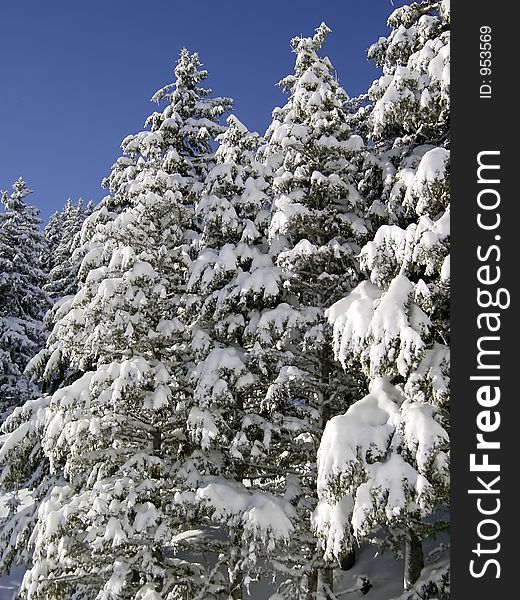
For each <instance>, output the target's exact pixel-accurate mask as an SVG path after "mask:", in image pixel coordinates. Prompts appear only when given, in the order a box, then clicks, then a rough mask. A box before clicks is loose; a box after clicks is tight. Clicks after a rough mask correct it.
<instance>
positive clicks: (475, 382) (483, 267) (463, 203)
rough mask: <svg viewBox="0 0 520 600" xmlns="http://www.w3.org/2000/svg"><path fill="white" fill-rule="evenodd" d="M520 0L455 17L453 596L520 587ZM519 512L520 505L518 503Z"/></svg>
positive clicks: (481, 598)
mask: <svg viewBox="0 0 520 600" xmlns="http://www.w3.org/2000/svg"><path fill="white" fill-rule="evenodd" d="M515 8H516V6H515V4H514V3H513V4H510V5H508V4H503V3H502V4H498V3H497V2H490V1H489V0H486V1H484V0H473V1H472V2H460V1H459V2H454V3H453V6H452V11H451V17H452V50H451V64H452V72H451V93H452V96H451V97H452V161H451V165H452V166H451V168H452V210H453V221H454V225H453V239H452V263H453V269H452V270H453V274H452V277H451V285H452V350H453V354H452V363H451V364H452V382H453V388H452V403H451V411H452V430H451V433H452V452H453V454H452V546H451V559H452V597H453V598H454V599H455V600H465V599H466V598H468V599H471V600H490V599H494V598H496V599H502V598H513V597H517V596H518V594H519V592H518V589H516V580H517V579H518V577H520V563H519V561H518V559H517V560H515V555H516V554H517V553H519V552H520V549H519V548H518V547H517V542H516V540H517V539H518V534H519V533H520V525H519V523H520V517H517V516H516V515H513V511H515V513H517V512H518V511H517V510H515V509H516V507H517V506H518V501H517V498H518V495H517V494H516V493H515V492H514V490H513V486H514V484H515V481H516V480H517V479H518V473H517V471H518V467H517V466H516V463H517V456H518V455H519V452H518V450H517V448H518V447H519V445H518V443H517V440H518V441H520V430H518V431H517V421H516V406H517V405H518V404H519V403H520V397H519V396H520V389H519V386H517V385H516V379H517V377H520V361H519V355H520V353H519V352H518V351H517V349H516V347H517V345H518V343H519V342H520V323H519V322H518V316H517V315H518V298H517V295H516V294H515V293H514V288H513V282H514V278H516V277H518V275H517V274H518V273H520V251H519V250H518V246H519V242H520V230H519V231H518V232H517V231H515V230H516V229H517V221H518V216H519V210H518V204H519V202H520V198H519V195H520V192H519V191H518V189H519V188H520V186H519V185H518V183H517V185H516V186H514V188H515V189H514V188H513V179H517V180H520V167H519V166H516V165H514V164H513V162H514V161H515V152H516V150H515V146H516V137H517V135H518V130H519V129H520V128H519V125H518V122H519V117H518V115H519V107H518V101H516V100H515V96H516V91H515V90H514V89H513V82H514V81H515V80H516V78H517V77H516V67H517V60H516V54H515V51H514V48H515V45H516V40H518V39H520V30H519V29H518V25H517V22H516V19H515V17H514V12H515ZM518 514H520V513H518Z"/></svg>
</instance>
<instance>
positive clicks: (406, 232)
mask: <svg viewBox="0 0 520 600" xmlns="http://www.w3.org/2000/svg"><path fill="white" fill-rule="evenodd" d="M389 25H390V26H391V27H392V32H391V34H390V36H389V37H388V38H382V39H380V40H379V41H378V42H377V43H376V44H375V45H374V46H373V47H372V48H371V49H370V50H369V56H370V57H372V58H374V59H375V60H376V62H377V64H378V65H379V66H382V67H383V76H382V77H381V78H380V79H379V80H377V81H376V82H374V84H373V85H372V87H371V89H370V91H369V97H370V99H371V101H372V104H371V105H370V106H369V107H368V108H366V109H364V110H365V111H366V112H365V117H366V118H367V129H366V130H367V132H368V135H369V136H370V137H371V138H372V140H373V142H374V144H373V149H372V156H371V158H370V159H369V164H370V168H369V169H367V171H366V173H365V177H364V182H363V186H365V188H370V189H371V196H372V198H375V200H374V202H373V204H372V207H371V213H372V215H373V216H374V222H377V223H378V224H380V227H379V228H378V229H377V231H376V233H375V235H374V237H373V239H372V240H371V241H370V242H369V243H367V244H366V245H365V247H364V248H363V249H362V251H361V253H360V263H361V267H362V269H363V271H364V273H365V274H366V276H367V279H368V281H364V282H362V283H361V284H359V285H358V286H357V287H356V288H355V289H354V290H352V292H351V293H350V294H349V295H348V296H347V297H346V298H344V299H342V300H340V301H338V302H337V303H336V304H335V305H333V306H332V307H331V308H330V310H329V311H328V317H329V319H330V321H331V323H333V325H334V330H335V348H334V350H335V355H336V357H337V358H338V360H340V361H341V362H342V364H343V365H344V367H345V368H346V369H348V370H351V369H359V370H361V372H362V373H363V374H364V375H365V377H366V379H367V381H368V382H369V387H370V388H371V390H372V391H371V394H370V395H368V396H366V397H365V398H363V399H362V400H359V401H358V402H356V404H355V405H354V406H352V407H351V408H350V409H349V411H347V413H346V414H345V415H344V416H342V417H337V418H336V420H334V419H333V420H332V421H331V422H330V424H329V426H328V427H327V430H326V435H324V438H323V440H322V444H321V447H320V451H319V461H320V483H319V487H318V492H319V495H320V500H321V503H320V507H319V509H318V511H317V513H316V523H317V528H318V530H319V531H320V532H321V535H322V536H323V538H324V546H325V551H326V553H328V554H334V553H336V552H337V551H338V549H339V548H341V547H344V546H345V547H350V546H351V545H352V543H353V536H354V535H356V536H357V537H358V538H363V537H367V536H371V535H373V534H374V532H375V531H377V530H378V528H386V529H387V530H388V531H387V534H386V535H385V536H384V543H385V544H386V545H387V546H390V547H392V548H393V549H394V550H396V551H397V552H400V551H401V549H402V546H403V544H404V545H405V549H406V556H405V558H406V561H405V587H406V588H407V589H409V588H411V587H412V586H413V584H414V583H415V581H416V580H417V578H418V577H419V574H420V571H421V567H422V565H423V563H424V560H423V556H422V548H421V540H422V539H425V538H428V537H434V536H435V534H436V533H437V532H438V531H439V529H440V528H442V526H443V524H442V523H439V522H436V521H435V519H433V520H432V518H431V515H434V516H435V515H436V514H437V513H438V512H439V511H440V510H444V509H446V507H447V505H448V502H449V478H448V475H449V472H448V465H449V463H448V456H449V455H448V433H447V431H448V430H449V427H448V424H449V419H448V412H449V233H450V230H449V150H448V148H449V121H448V116H449V3H447V2H432V1H425V2H420V3H414V4H412V5H409V6H403V7H401V8H399V9H397V10H396V11H394V13H393V14H392V15H391V16H390V18H389ZM382 382H383V383H382ZM383 384H384V385H383ZM376 405H377V410H378V411H383V412H384V413H385V414H386V416H384V417H383V416H382V414H383V412H382V413H381V414H380V416H381V419H379V420H378V419H377V418H376V417H375V412H371V411H375V406H376ZM376 421H377V422H376ZM356 423H357V424H358V425H359V429H360V431H361V430H362V431H363V434H361V433H359V435H358V434H356V435H353V437H352V439H351V440H350V442H349V443H348V444H347V445H346V446H345V444H343V445H341V443H340V442H339V441H338V434H337V431H338V428H339V427H343V428H347V429H348V430H349V431H350V430H352V429H355V424H356ZM336 453H338V454H336ZM385 471H388V472H389V473H392V475H391V476H389V478H388V479H387V480H386V481H387V483H386V484H385V483H384V482H383V478H384V473H385ZM426 517H430V518H429V520H428V521H426V520H425V518H426ZM349 524H351V525H352V528H353V529H352V530H351V529H350V525H349Z"/></svg>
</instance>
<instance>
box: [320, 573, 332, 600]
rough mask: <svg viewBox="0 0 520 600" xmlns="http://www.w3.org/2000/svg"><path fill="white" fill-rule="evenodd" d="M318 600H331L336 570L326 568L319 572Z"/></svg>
mask: <svg viewBox="0 0 520 600" xmlns="http://www.w3.org/2000/svg"><path fill="white" fill-rule="evenodd" d="M316 587H317V590H316V600H329V599H330V598H332V596H331V592H333V589H334V570H333V569H331V568H330V567H325V568H323V569H320V570H319V571H318V585H317V586H316Z"/></svg>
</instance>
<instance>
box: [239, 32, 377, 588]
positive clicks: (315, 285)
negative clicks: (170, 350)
mask: <svg viewBox="0 0 520 600" xmlns="http://www.w3.org/2000/svg"><path fill="white" fill-rule="evenodd" d="M329 31H330V30H329V28H328V27H327V26H326V25H325V24H322V25H320V27H319V28H318V29H317V30H316V34H315V35H314V37H312V38H294V39H293V40H292V47H293V51H294V53H295V54H296V65H295V73H294V74H293V75H290V76H289V77H286V78H285V79H283V80H282V81H281V83H280V85H281V87H282V89H283V90H284V91H286V92H287V93H288V94H289V99H288V102H287V104H286V105H285V106H283V107H282V108H278V109H275V110H274V112H273V122H272V124H271V125H270V127H269V129H268V131H267V133H266V142H265V145H264V146H263V147H262V149H261V152H260V156H261V158H262V160H263V162H264V165H265V168H266V169H267V171H268V173H270V181H271V185H270V188H269V190H268V193H269V195H270V196H271V201H272V214H271V219H270V224H269V232H268V233H269V251H270V254H271V256H272V259H273V261H274V262H275V264H276V266H277V267H278V268H279V269H280V275H279V276H280V278H281V280H282V285H280V286H279V294H278V298H277V304H276V306H274V307H273V308H266V309H264V310H262V311H261V312H259V314H258V316H257V317H256V318H255V319H254V320H252V321H251V322H250V323H249V324H248V327H247V329H246V334H247V335H249V336H251V338H252V339H253V340H254V344H253V345H252V347H251V350H250V351H249V352H248V359H247V360H248V364H249V365H250V369H251V370H252V371H253V372H254V373H256V374H257V380H258V382H259V383H258V384H257V388H258V389H257V391H256V393H257V395H258V396H259V398H260V399H261V407H262V409H263V413H264V414H265V415H266V417H264V418H266V421H267V423H268V426H269V429H270V430H271V433H270V437H271V440H270V445H269V448H266V450H265V451H266V455H267V456H269V457H276V459H275V464H276V467H277V470H278V473H279V476H278V477H277V478H276V477H273V478H271V479H270V480H268V481H267V480H266V481H265V483H264V488H265V489H266V490H270V491H273V493H277V494H280V495H282V496H283V497H284V498H286V499H288V500H290V501H291V504H292V506H293V508H294V511H295V517H294V519H293V521H292V523H293V527H294V530H293V533H292V534H291V539H290V544H289V548H284V549H282V548H280V551H279V552H273V551H270V559H271V560H272V562H271V563H270V564H271V565H273V566H272V567H271V569H272V568H273V567H274V568H275V569H281V570H282V571H284V575H283V577H284V579H285V581H284V583H283V585H282V586H281V588H280V590H279V591H280V593H281V594H282V596H283V597H290V596H294V595H295V594H296V595H297V597H304V595H305V594H306V595H307V596H306V597H308V598H314V597H315V595H316V594H320V593H321V591H320V590H319V589H318V588H320V589H322V590H325V588H326V586H327V585H329V586H330V585H331V582H330V576H331V571H330V569H325V570H323V573H322V576H320V575H319V570H320V568H321V567H323V566H324V563H323V561H322V560H321V558H320V556H319V554H318V553H317V552H316V539H315V536H314V534H313V531H312V527H311V521H310V517H311V513H312V511H313V509H314V507H315V504H316V452H317V448H318V444H319V440H320V438H321V434H322V431H323V427H324V425H325V422H326V421H327V419H328V418H330V416H332V415H334V414H338V413H340V412H342V411H343V410H345V408H346V407H347V406H348V405H349V403H350V402H351V400H352V398H353V397H355V395H356V394H357V393H359V391H360V385H361V382H360V381H359V379H358V378H357V377H356V375H355V374H349V373H345V372H343V371H342V369H341V367H340V365H338V364H337V363H336V362H335V361H334V359H333V354H332V348H331V337H332V336H331V330H330V328H329V326H328V324H327V322H326V319H325V316H324V311H325V309H326V308H327V307H328V306H329V305H330V304H331V303H332V302H334V301H335V300H337V299H338V298H340V297H341V295H342V294H344V293H346V292H347V291H349V290H350V289H352V287H353V286H355V285H356V283H357V282H358V278H359V269H358V267H357V264H356V263H357V259H356V256H357V254H358V253H359V250H360V248H361V245H362V243H363V242H364V241H365V240H366V239H367V235H368V227H367V226H368V223H367V222H366V220H365V219H364V213H365V211H366V207H365V204H364V201H363V198H362V196H361V194H360V193H359V191H358V189H357V179H356V177H357V171H358V169H359V168H360V166H361V165H362V164H363V161H364V154H365V148H364V144H363V141H362V139H361V138H360V137H359V136H358V135H354V134H352V132H351V130H350V127H349V120H350V116H349V114H348V112H347V110H346V106H347V105H348V97H347V94H346V93H345V91H344V90H343V89H342V88H341V87H340V85H339V83H338V81H337V79H336V77H335V73H334V70H333V67H332V65H331V63H330V61H329V59H328V58H320V57H319V56H318V52H319V50H320V48H321V46H322V45H323V43H324V41H325V38H326V37H327V34H328V33H329ZM271 460H273V459H272V458H271ZM284 473H285V475H284ZM320 578H321V581H320V582H319V581H318V579H320Z"/></svg>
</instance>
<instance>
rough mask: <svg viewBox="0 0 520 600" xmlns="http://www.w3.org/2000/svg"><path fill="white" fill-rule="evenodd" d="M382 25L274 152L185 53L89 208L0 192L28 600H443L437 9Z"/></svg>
mask: <svg viewBox="0 0 520 600" xmlns="http://www.w3.org/2000/svg"><path fill="white" fill-rule="evenodd" d="M317 25H319V23H317ZM388 25H389V27H390V33H389V35H388V36H386V37H381V38H379V40H378V41H375V43H374V44H373V45H372V46H371V47H370V48H369V50H368V59H369V60H371V61H373V62H374V64H375V65H376V66H377V67H378V68H379V69H380V76H379V77H378V78H377V79H376V80H375V81H374V82H373V83H372V85H371V86H370V87H369V89H368V90H366V93H364V94H362V95H360V96H358V97H349V96H348V95H347V93H346V92H345V91H344V89H343V87H342V84H343V83H345V84H346V83H347V82H343V80H342V77H343V74H342V73H341V72H340V73H337V72H336V70H335V68H334V66H333V64H332V63H331V61H330V60H329V59H328V58H326V45H327V44H326V42H327V37H328V35H329V33H330V31H331V30H330V29H329V27H328V25H327V24H325V23H321V25H319V26H318V27H317V29H316V30H315V32H314V33H313V32H307V34H308V35H309V37H303V36H302V37H295V38H293V39H292V40H290V47H289V45H288V47H287V52H288V53H290V51H291V49H292V52H293V56H294V71H293V72H292V73H290V74H288V75H287V76H286V77H285V78H283V79H282V80H281V81H280V82H279V86H280V87H281V89H282V90H283V92H284V93H285V99H286V100H285V104H284V105H283V106H281V107H278V108H275V109H274V110H273V112H272V120H271V124H270V125H269V127H268V129H267V131H266V132H265V134H263V135H260V134H258V133H255V132H254V131H249V129H248V126H247V123H242V122H241V121H240V120H239V119H238V118H237V117H236V116H235V115H234V114H233V102H232V100H231V99H230V98H227V97H216V96H215V95H214V94H213V92H212V91H211V90H209V89H207V85H206V84H205V79H206V77H207V72H206V71H205V70H204V68H203V62H204V57H203V56H201V57H199V55H198V54H197V53H196V52H193V51H192V49H190V50H187V49H182V50H180V53H179V54H178V56H177V57H176V58H175V57H172V64H173V68H174V70H173V76H172V77H171V78H170V80H171V81H172V83H166V85H164V87H161V88H160V89H159V91H157V92H156V94H155V95H154V96H153V98H152V100H153V101H154V102H155V104H156V107H155V111H154V112H152V114H150V116H149V117H148V118H147V120H146V122H145V123H144V126H143V129H142V131H138V132H137V133H131V134H130V135H128V137H126V138H125V139H124V140H123V141H122V143H121V155H120V157H119V158H118V159H117V160H116V162H115V163H114V164H113V165H112V167H111V168H109V167H110V165H107V173H108V174H107V176H106V178H105V179H104V181H103V184H102V185H103V187H104V188H105V194H106V195H105V196H104V198H103V199H102V201H101V202H100V203H98V204H97V205H93V203H92V202H90V203H89V202H84V201H83V200H69V201H67V203H66V204H65V206H64V207H63V209H62V210H60V211H57V212H55V213H54V214H53V215H52V217H51V218H50V219H49V220H48V222H47V223H46V224H44V223H43V222H42V220H41V219H40V218H39V215H38V210H37V209H36V208H35V207H34V206H32V204H31V189H30V187H29V184H30V174H28V175H27V183H26V181H25V180H24V179H23V178H20V179H18V180H17V181H14V182H12V181H9V182H3V181H2V182H1V185H2V186H3V187H5V188H6V190H7V191H4V192H2V195H1V200H2V206H1V207H0V422H1V423H2V425H1V435H0V498H1V502H0V574H1V575H4V576H9V574H10V573H13V572H16V573H19V574H20V576H19V583H18V591H16V592H15V593H14V596H12V597H13V598H17V599H18V600H22V599H23V600H233V599H234V600H247V599H252V600H268V599H270V600H289V599H290V600H297V599H298V600H359V599H361V598H363V597H365V596H366V597H367V598H368V599H369V600H370V599H372V600H391V599H394V598H399V599H400V600H426V599H431V600H433V599H438V600H446V599H448V598H449V596H450V570H449V495H450V482H449V431H450V427H449V407H450V400H449V397H450V395H449V384H450V359H449V356H450V354H449V353H450V254H449V252H450V241H449V240H450V212H449V189H450V188H449V159H450V150H449V148H450V125H449V116H450V100H449V91H450V80H449V68H450V4H449V0H419V1H418V2H415V3H409V4H406V5H404V6H402V7H400V8H397V9H395V10H394V12H392V14H391V15H390V17H389V21H388ZM288 41H289V40H288ZM346 76H347V74H345V77H346ZM165 81H166V82H167V81H168V73H165ZM157 83H158V86H159V85H161V83H164V82H157ZM139 127H140V124H139V123H137V124H136V130H138V129H139ZM37 193H38V190H35V195H36V194H37ZM11 594H12V592H11ZM5 598H9V599H10V598H11V596H6V597H5Z"/></svg>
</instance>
